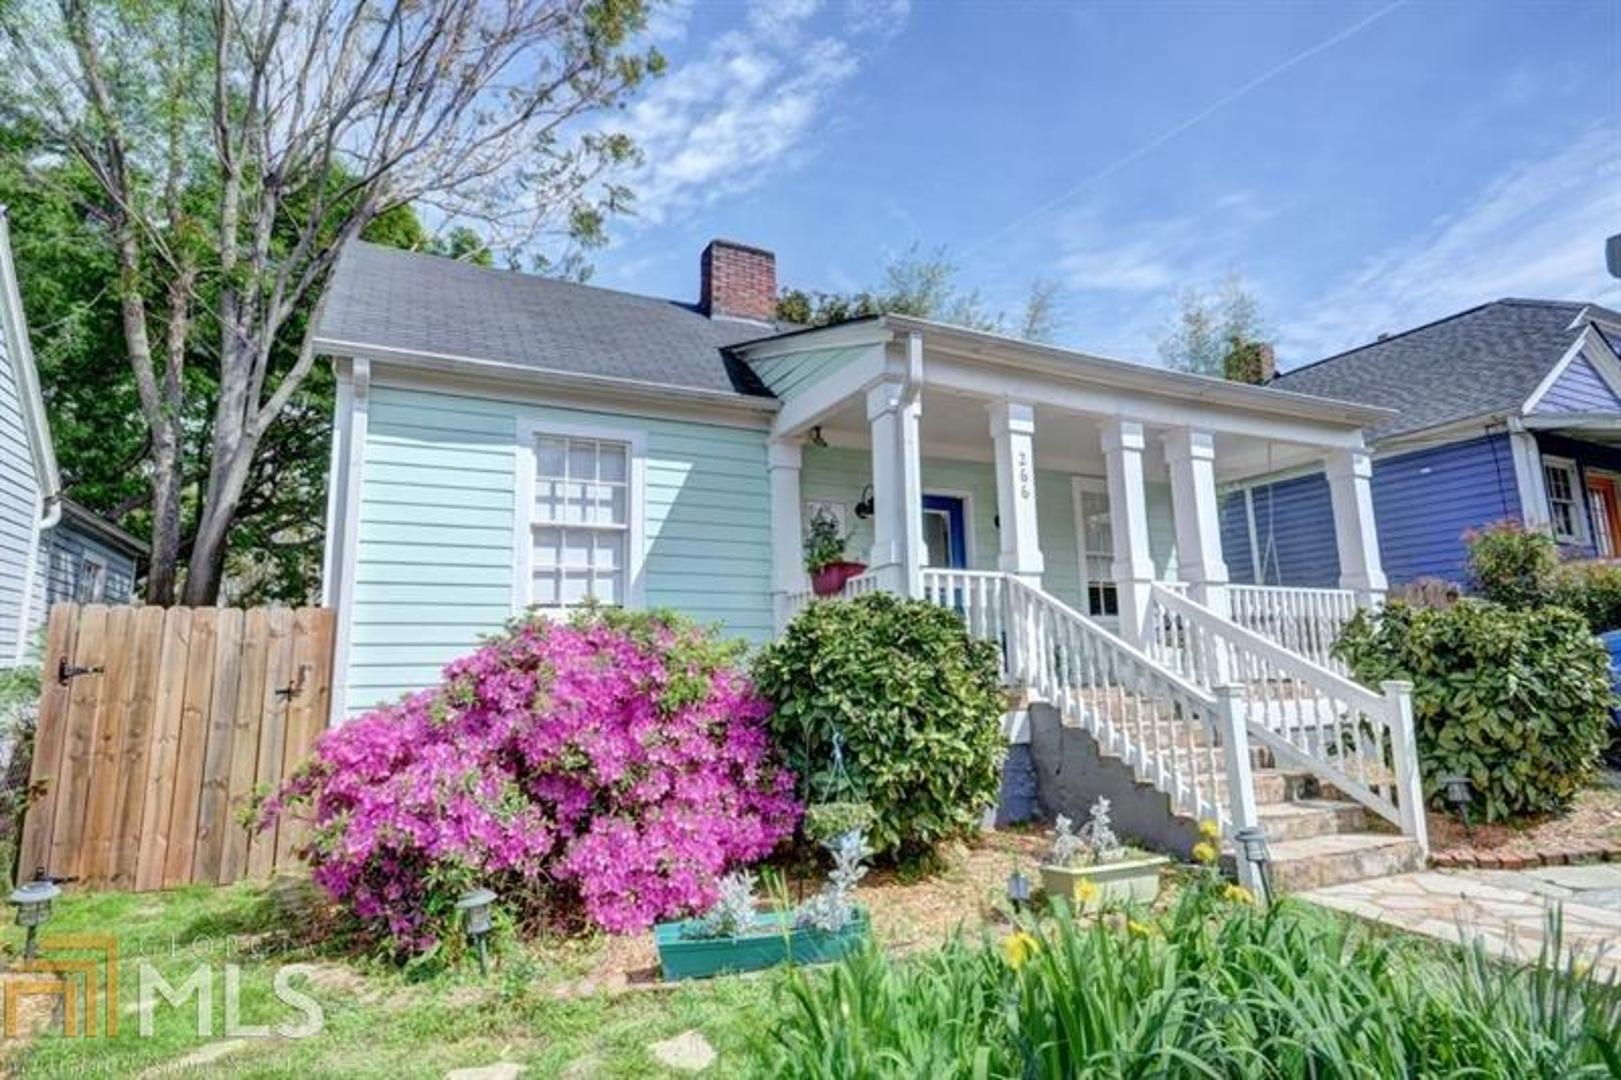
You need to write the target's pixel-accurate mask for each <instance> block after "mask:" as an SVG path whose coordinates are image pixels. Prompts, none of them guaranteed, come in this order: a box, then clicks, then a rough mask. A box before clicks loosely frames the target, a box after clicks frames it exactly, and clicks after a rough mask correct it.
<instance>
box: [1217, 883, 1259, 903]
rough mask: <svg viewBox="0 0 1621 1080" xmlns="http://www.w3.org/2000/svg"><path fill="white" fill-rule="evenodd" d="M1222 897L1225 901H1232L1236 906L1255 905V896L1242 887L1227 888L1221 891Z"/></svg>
mask: <svg viewBox="0 0 1621 1080" xmlns="http://www.w3.org/2000/svg"><path fill="white" fill-rule="evenodd" d="M1221 897H1222V899H1223V900H1227V901H1230V902H1231V903H1234V904H1253V903H1255V894H1254V893H1252V892H1250V891H1249V890H1248V889H1246V888H1244V886H1242V885H1229V886H1227V887H1226V888H1225V889H1223V890H1221Z"/></svg>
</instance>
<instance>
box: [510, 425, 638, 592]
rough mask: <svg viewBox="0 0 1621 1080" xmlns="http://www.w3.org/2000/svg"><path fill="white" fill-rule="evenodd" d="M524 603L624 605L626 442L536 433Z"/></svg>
mask: <svg viewBox="0 0 1621 1080" xmlns="http://www.w3.org/2000/svg"><path fill="white" fill-rule="evenodd" d="M534 453H535V504H534V507H533V516H532V517H531V519H530V533H531V537H532V540H533V557H532V558H531V560H530V570H531V583H530V593H529V602H530V603H531V604H533V605H535V606H537V607H541V608H567V607H573V606H574V605H576V604H581V603H584V602H585V601H586V600H597V601H599V602H600V603H603V604H615V605H623V604H625V603H626V602H627V593H628V589H629V581H630V572H629V566H630V560H629V558H628V552H629V547H630V520H631V514H630V511H631V506H630V500H631V498H632V494H633V493H632V491H631V485H630V475H631V471H630V464H631V449H630V444H629V443H626V442H616V441H613V440H610V439H593V438H580V437H576V436H572V435H551V434H546V433H545V432H541V433H539V434H537V435H536V436H535V445H534Z"/></svg>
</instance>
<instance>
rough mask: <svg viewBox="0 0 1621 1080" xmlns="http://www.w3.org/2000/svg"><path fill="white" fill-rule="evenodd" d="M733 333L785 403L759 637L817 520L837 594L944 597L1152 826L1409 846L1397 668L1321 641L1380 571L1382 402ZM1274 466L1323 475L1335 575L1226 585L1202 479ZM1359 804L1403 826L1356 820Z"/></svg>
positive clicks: (914, 339)
mask: <svg viewBox="0 0 1621 1080" xmlns="http://www.w3.org/2000/svg"><path fill="white" fill-rule="evenodd" d="M740 351H741V352H742V355H743V356H744V358H745V359H747V360H748V361H749V363H750V364H751V366H752V367H753V368H754V370H755V371H756V373H757V374H759V375H760V376H761V377H762V379H764V380H765V381H766V382H767V383H768V385H772V387H773V389H774V390H776V392H777V393H778V395H779V397H781V398H782V399H783V400H784V402H785V404H784V406H783V407H782V409H781V411H780V412H779V414H778V416H777V418H776V421H775V424H774V431H773V437H772V441H771V444H770V459H769V465H770V478H771V499H772V531H773V574H774V597H775V610H776V618H777V625H778V629H779V631H780V630H781V628H783V627H785V626H786V625H787V623H788V622H789V621H790V620H791V619H792V617H793V616H794V614H795V613H796V612H797V611H798V610H799V609H800V608H802V607H803V606H804V605H806V604H808V603H810V602H811V601H812V599H813V594H812V592H811V590H810V588H809V582H808V580H807V575H806V572H805V566H804V548H803V543H802V537H803V535H804V529H805V526H806V524H807V523H808V521H809V520H810V517H811V515H814V514H827V515H831V516H832V517H834V518H835V519H836V520H837V521H838V522H839V523H840V526H841V531H842V532H844V533H846V534H847V535H848V537H849V543H848V545H847V553H848V557H850V558H852V559H858V560H861V561H864V562H866V564H867V569H866V571H865V573H863V574H862V575H861V576H860V577H858V578H856V579H854V580H853V581H851V582H850V583H849V584H848V585H846V587H845V589H844V592H843V593H842V595H844V596H854V595H858V594H860V593H863V592H868V591H873V590H884V591H889V592H894V593H898V594H901V595H905V596H911V597H916V598H921V599H925V600H928V601H930V602H932V603H935V604H938V605H940V606H943V607H947V608H950V609H952V610H954V611H955V612H957V613H958V614H959V615H960V616H961V617H962V618H963V620H964V622H965V624H966V626H967V628H968V630H969V632H970V633H971V634H972V635H974V636H975V637H979V638H982V639H985V640H990V641H993V642H995V643H996V644H997V645H998V646H999V647H1000V650H1001V654H1002V659H1003V676H1004V680H1005V682H1006V684H1007V685H1008V687H1009V689H1010V690H1011V691H1013V692H1014V693H1015V695H1016V696H1017V698H1018V699H1019V700H1022V701H1025V702H1027V703H1029V707H1030V708H1031V709H1036V708H1040V709H1043V710H1047V713H1046V714H1044V715H1048V716H1050V717H1051V719H1050V721H1044V722H1048V723H1050V724H1051V725H1056V727H1057V728H1059V729H1063V728H1068V729H1072V730H1079V731H1080V732H1083V733H1084V734H1085V735H1086V736H1087V737H1089V738H1090V739H1091V740H1092V745H1093V746H1094V753H1095V754H1096V756H1097V758H1098V759H1099V760H1107V761H1110V762H1113V763H1115V764H1116V766H1117V768H1112V769H1105V770H1097V772H1098V774H1099V776H1100V777H1101V776H1103V774H1113V773H1116V772H1118V769H1119V768H1123V769H1124V770H1125V773H1124V775H1126V776H1129V777H1130V778H1131V779H1130V781H1129V782H1128V783H1127V784H1126V785H1125V787H1124V788H1120V789H1119V791H1120V793H1121V794H1122V796H1124V794H1125V792H1127V791H1129V790H1131V789H1132V785H1147V787H1149V788H1151V789H1153V790H1156V791H1158V792H1159V793H1161V794H1162V795H1163V796H1164V799H1165V802H1164V806H1165V808H1166V811H1165V813H1168V817H1167V818H1166V819H1165V820H1167V821H1169V822H1170V830H1171V831H1172V832H1176V831H1178V830H1180V832H1181V833H1182V835H1184V836H1190V835H1191V836H1196V835H1197V834H1196V828H1197V826H1198V824H1199V823H1200V822H1209V821H1213V822H1215V823H1216V825H1217V827H1218V828H1219V829H1220V832H1221V835H1222V836H1223V837H1224V838H1225V839H1226V840H1227V841H1228V842H1229V844H1232V843H1234V842H1236V838H1238V837H1240V836H1242V835H1244V834H1245V831H1246V830H1252V829H1256V828H1267V829H1268V830H1269V832H1270V834H1271V835H1272V836H1273V838H1274V839H1277V838H1278V837H1280V836H1281V837H1283V838H1284V839H1282V840H1281V841H1280V843H1279V845H1278V846H1279V848H1280V849H1282V850H1283V853H1284V854H1288V850H1287V849H1288V845H1290V844H1299V845H1303V846H1302V847H1301V849H1300V858H1302V859H1304V860H1305V863H1302V865H1306V864H1309V865H1311V866H1312V867H1313V868H1314V869H1312V871H1311V874H1313V875H1317V874H1319V873H1321V872H1322V871H1320V870H1319V869H1317V867H1318V865H1319V862H1320V860H1319V859H1318V857H1317V853H1316V849H1317V848H1318V847H1320V846H1321V845H1322V844H1324V843H1328V844H1329V845H1330V846H1331V847H1334V848H1335V849H1336V853H1337V854H1343V855H1346V856H1348V858H1347V859H1346V860H1344V861H1345V863H1346V865H1347V866H1348V867H1349V868H1350V871H1349V872H1350V873H1351V874H1352V875H1353V876H1355V875H1357V874H1361V873H1363V872H1365V871H1366V870H1367V868H1368V867H1385V868H1390V867H1406V866H1408V865H1409V864H1410V863H1413V862H1414V860H1415V859H1421V858H1422V855H1423V852H1424V850H1425V838H1424V827H1423V816H1422V813H1421V797H1420V792H1419V788H1418V771H1417V763H1416V758H1415V756H1414V749H1413V747H1414V744H1413V736H1412V716H1411V708H1410V702H1409V701H1408V699H1407V688H1406V687H1405V686H1404V685H1401V684H1388V685H1387V686H1385V687H1384V688H1382V690H1380V691H1371V690H1369V689H1367V688H1365V687H1362V686H1360V685H1358V684H1356V683H1354V682H1352V681H1351V680H1350V679H1348V678H1346V677H1345V673H1344V671H1343V669H1342V668H1341V666H1340V665H1339V664H1338V663H1337V661H1335V660H1334V659H1333V658H1332V656H1331V655H1330V649H1331V646H1332V644H1333V642H1334V640H1335V638H1336V636H1337V635H1338V632H1339V630H1340V628H1341V627H1342V626H1343V625H1344V623H1345V622H1346V621H1348V620H1349V619H1350V618H1351V617H1352V616H1353V615H1354V614H1355V611H1356V610H1357V608H1358V607H1359V606H1366V605H1371V604H1376V603H1378V602H1379V601H1380V600H1381V598H1382V596H1383V593H1384V590H1385V576H1384V573H1383V570H1382V568H1381V566H1380V562H1379V549H1378V543H1377V540H1376V535H1375V532H1374V519H1373V503H1372V495H1371V490H1370V479H1371V470H1370V467H1369V459H1368V455H1367V453H1366V451H1365V449H1364V446H1363V442H1362V435H1361V427H1362V425H1363V424H1366V423H1369V422H1371V420H1373V419H1376V418H1377V417H1378V416H1380V415H1382V414H1381V413H1374V412H1371V411H1370V410H1367V409H1364V408H1360V407H1357V406H1350V405H1342V404H1340V403H1337V402H1327V401H1323V400H1320V399H1313V398H1306V397H1302V396H1300V395H1293V394H1284V393H1280V392H1276V391H1270V390H1266V389H1262V388H1258V387H1251V386H1239V385H1234V384H1230V383H1226V382H1222V381H1220V380H1213V379H1206V378H1201V377H1197V376H1189V375H1184V374H1179V373H1174V372H1166V371H1161V370H1157V369H1150V368H1145V367H1140V366H1137V365H1131V364H1125V363H1121V362H1118V361H1109V360H1103V359H1100V358H1095V357H1089V356H1084V355H1081V354H1076V353H1070V352H1065V351H1063V350H1056V349H1050V348H1047V347H1044V346H1037V345H1031V344H1029V343H1025V342H1014V341H1008V340H1006V339H1001V338H996V337H993V336H990V335H985V334H979V333H974V332H970V331H963V330H959V329H956V328H951V327H942V326H936V325H933V324H928V323H922V322H919V321H918V320H912V319H896V318H891V317H884V318H880V319H876V320H866V321H862V322H858V323H854V324H846V325H844V326H840V327H834V328H829V329H826V330H821V331H812V332H807V333H806V334H805V335H803V336H802V337H799V338H788V339H778V340H777V341H774V342H771V343H765V345H764V346H763V347H762V350H761V351H760V352H755V351H753V350H751V349H750V348H748V347H744V348H743V349H742V350H740ZM1292 469H1311V470H1316V469H1321V470H1323V471H1324V472H1325V473H1326V475H1327V477H1328V483H1329V487H1330V491H1331V495H1332V514H1333V519H1334V520H1333V525H1334V534H1335V537H1336V546H1337V550H1338V556H1339V567H1340V577H1339V588H1337V589H1282V588H1273V587H1265V586H1262V587H1257V586H1244V585H1234V584H1232V583H1230V581H1229V577H1228V571H1227V565H1226V562H1225V560H1224V558H1223V543H1222V539H1223V538H1222V523H1221V520H1220V517H1219V514H1218V506H1219V503H1218V494H1219V492H1220V490H1221V488H1222V486H1223V485H1226V484H1237V483H1240V482H1242V481H1243V480H1245V479H1246V478H1248V477H1252V476H1256V475H1263V474H1264V475H1273V474H1276V473H1278V472H1279V471H1280V470H1292ZM1033 715H1034V713H1032V716H1033ZM1021 723H1022V724H1023V731H1022V733H1021V730H1020V725H1021ZM1030 723H1031V721H1030V720H1028V719H1027V720H1025V721H1022V722H1021V721H1020V720H1018V719H1016V718H1012V717H1010V718H1009V720H1008V721H1007V727H1008V729H1009V732H1010V735H1012V736H1013V737H1014V738H1015V740H1018V739H1020V738H1023V739H1028V738H1029V734H1028V732H1029V726H1030ZM1319 791H1320V792H1323V793H1325V795H1326V801H1324V804H1323V805H1320V806H1319V805H1314V804H1312V803H1311V800H1313V799H1315V798H1316V796H1315V795H1314V794H1312V793H1315V792H1319ZM1302 793H1305V797H1306V798H1307V800H1308V801H1307V803H1305V804H1302V803H1301V802H1300V801H1299V798H1300V797H1301V796H1302ZM1109 794H1110V795H1111V797H1112V796H1113V794H1114V789H1111V790H1110V792H1109ZM1364 814H1367V815H1372V816H1378V817H1382V818H1384V819H1385V820H1386V821H1388V822H1389V823H1390V824H1391V825H1393V826H1395V827H1396V828H1397V829H1399V830H1400V832H1399V834H1397V835H1394V836H1392V835H1389V834H1383V833H1380V832H1378V831H1377V830H1375V831H1367V832H1363V831H1357V829H1356V826H1355V823H1356V822H1359V821H1361V820H1362V816H1363V815H1364ZM1268 823H1269V824H1268ZM1346 823H1350V824H1349V825H1347V824H1346ZM1347 827H1349V828H1350V829H1351V832H1350V833H1346V832H1345V829H1346V828H1347ZM1189 830H1195V831H1193V832H1190V831H1189ZM1291 830H1292V831H1291ZM1302 830H1304V831H1302ZM1314 830H1318V831H1314ZM1330 833H1332V834H1334V835H1329V834H1330ZM1297 837H1298V839H1297ZM1284 854H1280V856H1279V857H1280V859H1282V858H1283V857H1284ZM1238 870H1239V872H1240V875H1241V877H1244V878H1246V880H1247V881H1248V882H1249V883H1250V884H1254V881H1253V877H1252V875H1253V873H1254V870H1253V867H1247V866H1246V865H1245V864H1243V863H1242V862H1240V864H1239V866H1238Z"/></svg>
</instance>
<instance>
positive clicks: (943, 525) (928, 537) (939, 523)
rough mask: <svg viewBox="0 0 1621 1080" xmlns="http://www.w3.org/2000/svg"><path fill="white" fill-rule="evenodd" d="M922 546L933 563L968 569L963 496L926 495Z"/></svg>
mask: <svg viewBox="0 0 1621 1080" xmlns="http://www.w3.org/2000/svg"><path fill="white" fill-rule="evenodd" d="M923 547H924V550H926V551H927V552H928V553H929V565H930V566H939V567H950V568H953V569H957V570H965V569H967V568H968V533H967V516H966V515H965V514H964V513H963V503H962V498H961V497H960V496H957V495H925V496H923Z"/></svg>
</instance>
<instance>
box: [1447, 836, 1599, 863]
mask: <svg viewBox="0 0 1621 1080" xmlns="http://www.w3.org/2000/svg"><path fill="white" fill-rule="evenodd" d="M1597 862H1621V840H1598V841H1593V840H1588V841H1580V842H1575V843H1568V844H1551V845H1549V846H1548V847H1546V848H1543V849H1542V850H1541V851H1476V850H1474V849H1473V848H1458V849H1457V850H1454V851H1437V852H1434V853H1432V854H1431V855H1430V865H1431V866H1433V867H1435V868H1436V869H1438V870H1529V869H1531V868H1532V867H1536V866H1567V865H1570V866H1574V865H1579V864H1581V863H1597Z"/></svg>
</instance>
